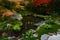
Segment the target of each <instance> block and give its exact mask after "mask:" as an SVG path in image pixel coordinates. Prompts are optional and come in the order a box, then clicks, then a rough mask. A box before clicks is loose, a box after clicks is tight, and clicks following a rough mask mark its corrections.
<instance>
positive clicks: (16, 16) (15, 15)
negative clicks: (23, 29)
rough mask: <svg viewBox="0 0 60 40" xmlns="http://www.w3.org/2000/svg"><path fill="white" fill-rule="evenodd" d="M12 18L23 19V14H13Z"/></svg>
mask: <svg viewBox="0 0 60 40" xmlns="http://www.w3.org/2000/svg"><path fill="white" fill-rule="evenodd" d="M11 18H12V19H17V20H22V19H23V17H22V15H21V14H14V15H12V16H11Z"/></svg>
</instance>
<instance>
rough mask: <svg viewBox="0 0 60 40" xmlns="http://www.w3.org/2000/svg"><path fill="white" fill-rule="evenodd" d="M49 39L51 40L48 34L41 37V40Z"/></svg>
mask: <svg viewBox="0 0 60 40" xmlns="http://www.w3.org/2000/svg"><path fill="white" fill-rule="evenodd" d="M48 38H49V35H47V34H43V35H41V40H48Z"/></svg>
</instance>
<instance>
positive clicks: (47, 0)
mask: <svg viewBox="0 0 60 40" xmlns="http://www.w3.org/2000/svg"><path fill="white" fill-rule="evenodd" d="M50 2H52V0H35V1H34V2H33V4H34V6H38V5H40V4H48V3H50Z"/></svg>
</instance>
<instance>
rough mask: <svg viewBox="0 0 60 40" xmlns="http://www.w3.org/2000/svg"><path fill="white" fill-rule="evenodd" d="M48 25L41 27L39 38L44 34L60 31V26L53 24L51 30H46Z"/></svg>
mask: <svg viewBox="0 0 60 40" xmlns="http://www.w3.org/2000/svg"><path fill="white" fill-rule="evenodd" d="M45 26H46V25H43V26H42V27H40V29H39V30H38V34H39V36H41V35H42V34H47V33H49V32H57V31H58V29H60V25H58V24H51V28H48V29H46V28H47V27H45Z"/></svg>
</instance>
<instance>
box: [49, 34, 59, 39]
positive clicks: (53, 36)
mask: <svg viewBox="0 0 60 40" xmlns="http://www.w3.org/2000/svg"><path fill="white" fill-rule="evenodd" d="M48 40H60V35H59V34H57V35H52V36H50V37H49V38H48Z"/></svg>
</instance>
